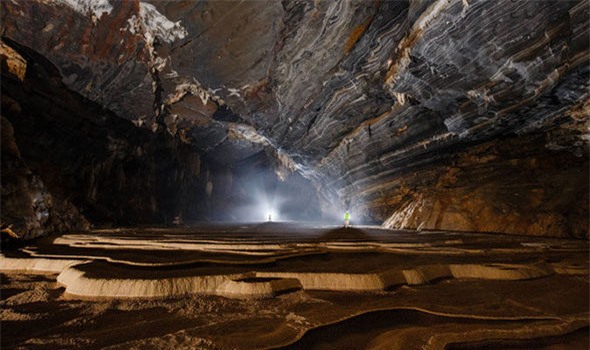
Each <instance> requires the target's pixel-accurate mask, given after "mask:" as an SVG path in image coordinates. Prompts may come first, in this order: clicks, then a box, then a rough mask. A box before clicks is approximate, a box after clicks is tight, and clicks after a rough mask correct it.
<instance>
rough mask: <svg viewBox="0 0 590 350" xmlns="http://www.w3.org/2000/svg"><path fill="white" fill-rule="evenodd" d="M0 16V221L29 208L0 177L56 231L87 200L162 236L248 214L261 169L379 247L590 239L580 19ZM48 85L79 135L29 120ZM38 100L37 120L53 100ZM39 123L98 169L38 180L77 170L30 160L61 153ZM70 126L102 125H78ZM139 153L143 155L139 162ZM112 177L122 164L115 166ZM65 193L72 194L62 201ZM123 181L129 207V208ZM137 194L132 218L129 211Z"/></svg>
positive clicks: (267, 12) (451, 13) (512, 8)
mask: <svg viewBox="0 0 590 350" xmlns="http://www.w3.org/2000/svg"><path fill="white" fill-rule="evenodd" d="M0 6H1V8H0V9H1V12H2V20H1V24H0V25H1V29H2V39H3V42H4V43H3V44H2V57H3V58H2V62H3V63H2V67H3V96H2V107H3V115H4V114H6V113H8V114H9V115H8V116H6V117H7V120H6V121H5V120H4V119H3V127H2V129H3V144H2V149H3V157H4V154H5V152H4V150H5V147H6V149H7V150H12V151H11V152H7V153H6V157H12V158H11V160H10V162H12V163H10V164H13V165H11V166H10V169H11V170H10V171H8V170H7V169H8V168H7V167H8V165H5V164H8V161H7V163H5V161H4V158H3V163H2V164H3V165H2V167H3V168H2V170H3V196H2V206H3V207H10V206H11V205H13V204H14V205H16V204H15V203H17V202H18V201H17V200H16V199H15V198H16V197H14V196H12V195H5V191H7V190H5V187H4V184H5V183H10V181H8V182H5V180H4V174H5V173H11V174H12V173H13V170H14V169H17V168H18V169H21V170H19V171H20V172H21V174H20V175H18V174H17V173H18V171H16V170H14V174H13V175H14V179H16V178H21V179H23V178H26V181H25V180H22V181H21V180H18V181H20V182H19V185H14V186H16V187H15V188H22V189H21V190H19V191H16V190H15V191H16V192H11V193H24V192H27V191H28V192H31V191H32V192H35V193H37V194H36V195H35V196H33V197H35V198H37V199H34V200H30V201H31V203H34V202H35V201H37V202H38V203H41V202H44V203H48V200H39V199H38V198H41V197H43V198H49V197H48V195H49V196H51V198H52V200H51V201H49V202H51V206H52V207H55V208H56V209H55V210H58V209H57V207H58V206H67V208H68V209H67V210H66V209H63V210H65V211H67V212H68V213H71V215H67V216H63V215H62V216H61V217H64V221H63V222H64V225H66V223H68V225H70V224H71V225H78V224H81V223H82V222H84V220H83V219H81V218H80V217H84V218H86V219H90V221H91V222H92V221H93V220H92V217H94V216H96V215H95V214H92V215H88V213H87V210H89V209H88V207H89V206H88V204H87V203H88V202H89V199H88V198H97V199H96V200H94V201H92V203H93V204H92V205H91V206H90V207H92V209H91V210H90V211H91V212H92V213H97V212H100V213H102V214H103V216H108V217H111V218H123V217H135V218H140V219H137V220H134V222H145V221H146V220H148V217H149V220H148V221H152V222H166V221H167V220H168V221H169V220H170V219H169V217H174V216H177V215H179V214H180V213H183V214H184V215H185V216H186V215H188V214H187V212H186V210H189V209H182V208H186V206H189V207H190V206H193V208H192V209H190V210H189V211H191V213H192V216H193V217H194V218H200V219H206V218H211V217H212V213H215V212H219V211H221V210H224V211H231V210H232V205H231V203H237V202H240V203H242V202H241V199H239V198H243V197H240V196H244V195H245V193H246V192H247V190H245V189H243V188H242V189H240V187H239V184H240V183H247V182H248V181H247V180H244V181H236V180H237V179H245V178H244V176H246V174H252V173H254V172H253V170H252V169H255V168H257V167H259V166H263V167H266V168H267V169H266V170H265V171H264V173H265V174H270V173H273V172H274V170H276V171H277V173H278V174H279V177H285V174H290V173H291V172H295V173H298V174H301V175H302V176H304V177H305V178H306V179H308V180H310V181H311V184H313V188H314V189H315V190H317V196H318V198H319V204H318V203H316V201H315V200H312V201H311V202H313V203H314V205H313V206H312V207H313V208H316V205H319V206H321V208H322V210H323V212H324V214H325V215H327V214H328V213H330V212H335V213H343V211H344V210H345V209H347V208H349V209H351V210H352V212H353V213H355V219H357V218H358V219H361V220H367V221H372V222H383V223H384V225H386V226H388V227H403V228H420V229H448V230H462V231H487V232H503V233H515V234H530V235H548V236H563V237H587V236H588V192H589V190H588V177H589V174H588V135H589V129H588V126H589V113H590V112H589V109H590V108H589V107H590V105H589V102H588V79H589V69H590V68H589V60H590V58H589V42H590V39H589V37H588V33H589V23H588V22H589V19H590V13H589V11H590V8H589V7H588V6H587V2H585V1H475V0H467V1H458V0H456V1H455V0H439V1H295V0H293V1H281V2H279V1H242V2H237V1H198V2H176V1H109V0H102V1H96V2H91V1H86V0H69V1H61V0H59V1H58V0H52V1H40V0H39V1H2V2H1V5H0ZM10 50H16V51H17V53H22V52H28V53H29V56H30V57H33V58H34V59H33V60H34V61H35V62H36V63H37V65H39V62H46V64H45V63H43V64H42V66H43V67H45V68H44V69H45V70H48V69H49V67H53V68H52V69H53V70H54V72H53V73H51V74H45V75H41V76H30V72H34V71H39V70H38V68H35V67H31V63H30V62H27V58H26V57H25V58H24V62H25V65H24V66H23V61H21V60H19V59H18V58H15V56H14V55H13V54H12V53H11V52H12V51H10ZM44 60H45V61H44ZM19 67H20V68H19ZM23 67H25V68H23ZM23 71H26V72H27V74H25V75H23ZM8 76H10V77H11V79H12V80H10V81H9V82H7V83H5V82H4V81H5V80H7V79H6V78H5V77H8ZM48 77H50V79H49V81H51V82H53V83H51V84H58V85H59V84H63V85H59V86H60V88H61V87H63V88H64V89H66V88H67V89H70V90H72V91H73V92H75V93H77V94H79V95H81V97H80V96H78V97H76V99H77V101H80V102H77V103H78V104H77V105H75V106H74V107H68V108H67V109H68V110H69V111H71V110H72V109H74V112H75V113H73V114H71V116H69V117H68V113H63V112H62V111H58V108H56V107H52V108H54V109H52V108H49V107H47V108H44V107H25V106H30V105H31V103H30V100H29V99H30V98H31V97H30V96H29V95H26V94H30V93H31V91H42V90H44V89H46V88H43V87H40V86H38V84H41V82H42V81H43V82H44V83H43V84H49V83H47V82H46V80H47V79H48ZM27 81H28V82H29V83H27ZM19 82H20V83H19ZM19 84H22V85H23V86H22V89H23V90H24V91H25V92H26V94H24V95H23V94H22V93H21V94H20V95H19V92H18V91H19V90H18V89H20V87H19ZM31 87H32V88H31ZM49 90H50V91H53V90H55V88H53V89H49ZM64 91H65V90H64ZM14 94H16V95H18V96H21V97H22V98H23V99H24V100H21V101H19V100H18V98H15V97H14ZM33 94H34V95H35V94H36V93H33ZM37 95H38V96H39V97H38V99H37V100H34V101H37V102H36V103H39V104H40V106H50V105H53V104H54V103H53V101H59V100H60V98H61V97H59V96H57V95H55V94H54V95H51V94H47V93H43V94H37ZM18 96H17V97H18ZM76 96H77V95H76ZM39 99H42V100H39ZM23 101H27V102H26V103H23ZM67 101H69V100H67ZM57 104H58V105H60V103H57ZM65 105H68V106H69V102H68V103H65ZM61 106H62V107H63V106H64V103H63V98H62V103H61ZM84 108H89V109H91V110H92V109H93V110H95V112H89V113H86V112H83V110H84ZM97 109H100V110H101V111H100V112H98V111H96V110H97ZM39 110H48V112H47V113H46V114H48V116H46V117H44V118H45V119H44V120H45V121H44V123H46V124H43V125H44V126H43V127H44V130H45V134H46V139H48V140H49V139H56V138H57V139H60V140H61V139H63V138H64V137H63V135H62V136H58V135H60V134H59V132H60V130H71V132H70V133H66V134H68V135H69V134H72V133H73V134H75V135H76V136H75V137H77V138H80V139H88V148H86V149H87V150H92V151H88V152H87V153H97V155H92V156H87V157H86V158H84V157H83V158H82V159H83V161H81V163H77V164H78V165H76V166H71V165H70V166H71V167H72V168H71V169H69V171H60V172H55V171H54V172H49V173H50V174H53V175H52V176H51V177H49V178H47V179H45V178H43V176H42V174H46V173H47V172H46V171H45V170H44V169H45V168H44V167H45V166H47V167H50V168H51V167H62V166H61V165H62V164H70V162H72V161H73V162H75V161H76V159H78V158H79V157H77V156H75V155H70V156H66V155H63V156H61V155H60V156H54V158H52V159H51V160H48V161H43V157H42V156H41V155H40V154H39V152H38V150H39V147H41V148H43V149H47V150H52V151H54V152H53V153H58V152H65V153H64V154H67V152H69V151H68V150H65V149H62V148H60V147H65V146H59V145H60V143H57V144H54V143H52V142H48V143H44V144H43V145H42V146H39V145H37V146H35V145H33V144H31V138H35V137H36V135H37V134H36V133H37V132H40V131H39V129H38V128H39V125H41V124H34V123H33V121H35V120H36V119H35V118H34V116H36V114H37V111H39ZM102 110H104V111H106V112H104V113H106V114H105V115H108V117H100V115H103V112H102ZM52 111H53V112H52ZM19 113H20V114H24V115H28V116H29V117H27V118H28V119H27V118H21V117H17V115H19ZM79 115H94V116H96V117H89V118H90V120H94V119H93V118H98V119H96V120H99V121H100V122H97V121H92V122H89V123H87V122H83V123H81V124H77V123H78V122H77V120H78V117H75V116H79ZM19 118H20V119H19ZM105 118H106V119H105ZM6 123H10V125H12V129H14V131H12V129H11V127H10V126H6V127H5V125H8V124H6ZM35 123H36V121H35ZM65 125H67V128H69V129H67V128H65V127H64V126H65ZM5 134H6V142H4V141H5ZM19 134H20V135H23V134H25V135H28V136H27V138H25V139H23V138H21V139H20V140H19ZM11 135H14V139H15V140H14V142H12V141H10V140H12V137H13V136H11ZM154 139H155V140H156V141H149V142H148V141H144V140H154ZM23 140H26V141H23ZM99 140H101V141H99ZM105 140H108V142H107V141H105ZM146 142H147V143H149V146H147V145H146ZM99 144H100V145H99ZM117 145H118V146H117ZM15 147H16V148H15ZM35 147H37V148H35ZM68 147H69V146H68ZM113 147H115V148H116V149H120V150H121V151H116V152H115V151H113ZM117 147H119V148H117ZM137 147H140V148H141V150H142V151H141V152H140V153H134V151H131V149H137ZM16 149H18V152H17V151H15V150H16ZM101 150H103V151H101ZM107 150H108V151H107ZM123 150H124V151H123ZM19 152H20V153H19ZM105 152H106V153H105ZM108 152H111V153H108ZM122 153H124V154H125V155H122ZM19 154H20V156H19ZM99 154H107V155H106V156H105V155H103V156H100V155H99ZM68 157H69V158H68ZM109 157H112V158H113V159H117V160H116V161H115V163H116V164H111V165H112V166H107V165H106V163H105V159H107V158H109ZM58 158H59V159H62V160H63V162H62V163H60V162H59V161H58ZM19 159H20V160H19ZM21 160H22V161H21ZM85 162H86V163H85ZM110 162H113V161H110ZM15 164H21V165H19V166H16V165H15ZM81 164H94V165H88V167H90V168H92V167H98V166H100V167H101V168H100V169H103V170H101V171H90V170H87V171H88V172H87V173H78V172H79V171H80V170H81V169H90V168H88V167H87V166H86V165H81ZM101 164H103V165H101ZM109 164H110V163H109ZM113 166H114V167H113ZM117 167H120V168H121V169H123V170H121V171H119V170H116V169H118V168H117ZM126 167H129V169H126ZM27 168H28V169H29V170H26V169H27ZM62 168H63V167H62ZM93 169H94V168H93ZM137 169H142V170H141V171H138V170H137ZM128 171H130V172H131V173H133V176H130V173H129V172H128ZM121 173H123V174H124V175H125V176H122V175H120V174H121ZM116 174H118V175H116ZM146 174H152V175H146ZM11 176H12V175H11ZM265 176H266V175H265ZM291 176H299V175H291ZM72 177H75V178H77V180H76V181H75V183H76V185H75V186H74V187H75V189H72V188H68V186H69V185H68V183H69V182H70V180H67V179H71V178H72ZM107 179H108V180H107ZM122 179H124V180H122ZM132 179H135V180H132ZM15 181H16V180H15ZM93 181H94V182H93ZM121 181H124V182H125V183H127V184H129V183H133V185H132V186H137V188H135V189H134V190H130V189H129V187H125V188H126V190H125V191H119V190H117V189H118V188H119V187H117V186H119V185H118V184H120V183H121ZM273 181H274V180H273ZM95 182H99V183H100V182H108V183H110V182H113V184H111V185H108V186H98V187H97V186H94V185H92V184H93V183H95ZM209 183H210V184H211V185H209ZM292 184H293V185H290V183H288V184H287V185H286V187H287V188H291V189H295V192H299V193H305V194H307V193H308V192H307V191H310V188H312V187H311V185H310V184H309V182H306V181H305V180H303V179H300V178H297V179H296V180H294V181H293V182H292ZM11 186H12V185H11ZM19 186H20V187H19ZM156 187H158V188H159V189H157V190H156V189H155V188H156ZM113 188H115V190H113ZM153 191H158V192H160V195H156V194H154V195H153V196H152V192H153ZM32 192H31V193H32ZM43 193H45V194H43ZM73 193H77V194H76V195H73ZM80 193H85V194H84V195H80ZM135 193H139V194H141V195H140V196H139V197H137V196H135V197H133V195H132V197H133V198H136V199H137V201H138V203H130V202H129V201H128V200H127V199H124V198H128V197H129V195H130V194H135ZM175 193H178V194H179V196H180V197H177V196H175V195H170V194H175ZM187 194H190V195H187ZM11 196H12V197H11ZM80 196H82V198H81V197H80ZM314 196H315V195H314ZM152 198H153V200H152ZM178 198H180V200H177V199H178ZM236 198H238V199H239V200H235V199H236ZM122 199H124V200H122ZM27 200H29V199H27ZM35 203H36V202H35ZM59 203H69V204H67V205H66V204H63V205H62V204H59ZM301 203H302V205H305V204H304V203H305V201H301ZM45 207H47V204H45ZM119 207H120V208H119ZM30 208H31V209H30V210H29V209H27V210H29V214H27V215H29V216H30V217H38V219H35V220H37V221H39V220H41V221H43V220H45V219H43V218H45V217H46V216H45V214H44V213H45V212H44V210H45V209H43V206H40V205H39V204H37V205H32V204H31V205H30ZM64 208H65V207H64ZM98 208H100V210H99V209H98ZM60 210H62V209H60ZM63 210H62V211H63ZM295 210H296V209H295ZM146 213H150V214H149V215H147V214H146ZM2 215H3V216H2V221H3V223H4V222H5V221H6V222H7V223H9V221H10V220H9V218H6V217H5V216H4V211H3V214H2ZM49 217H52V216H51V213H49V214H48V216H47V218H49ZM338 219H339V220H340V217H338ZM47 220H49V219H47ZM44 225H45V224H44ZM66 226H67V225H66Z"/></svg>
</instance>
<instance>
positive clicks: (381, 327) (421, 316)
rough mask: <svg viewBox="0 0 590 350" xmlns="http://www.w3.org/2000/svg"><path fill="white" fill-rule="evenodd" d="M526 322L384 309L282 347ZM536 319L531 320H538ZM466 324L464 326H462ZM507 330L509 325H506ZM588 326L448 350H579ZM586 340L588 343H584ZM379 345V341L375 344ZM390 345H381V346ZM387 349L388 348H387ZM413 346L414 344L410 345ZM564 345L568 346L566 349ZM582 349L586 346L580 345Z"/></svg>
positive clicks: (337, 345)
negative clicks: (558, 348)
mask: <svg viewBox="0 0 590 350" xmlns="http://www.w3.org/2000/svg"><path fill="white" fill-rule="evenodd" d="M517 322H522V321H506V320H498V321H496V320H489V321H488V320H486V321H482V320H474V319H469V318H455V317H453V318H450V317H444V316H436V315H432V314H428V313H423V312H420V311H416V310H383V311H375V312H369V313H366V314H363V315H360V316H356V317H353V318H350V319H347V320H344V321H342V322H338V323H335V324H331V325H326V326H323V327H319V328H316V329H313V330H310V331H308V332H307V333H306V334H305V335H304V336H303V337H302V338H301V339H299V340H298V341H297V342H295V343H294V344H291V345H289V346H286V347H282V348H280V349H291V350H295V349H305V350H311V349H365V348H366V347H367V345H368V344H370V343H371V342H372V341H374V340H375V339H376V338H377V337H379V336H381V335H383V334H384V333H386V332H390V331H395V330H396V329H399V330H400V332H401V331H403V330H407V329H410V328H417V327H419V328H424V331H425V332H429V333H431V334H435V333H436V332H437V331H436V327H437V326H450V325H453V324H454V325H457V327H456V328H457V329H459V328H460V327H467V326H468V325H471V326H472V327H478V328H479V329H484V328H487V327H490V328H495V327H499V328H502V326H507V325H510V324H511V323H517ZM534 322H535V321H531V323H534ZM461 325H463V326H461ZM502 329H505V328H502ZM405 340H406V341H407V342H408V343H407V344H398V345H407V346H412V345H413V344H412V343H411V342H412V340H409V339H405ZM587 340H588V328H584V329H581V330H578V331H576V332H573V333H570V334H566V335H563V336H557V337H543V338H534V339H527V340H522V341H516V342H515V341H513V340H507V341H506V342H503V341H502V340H494V341H493V342H490V343H477V344H467V345H465V346H464V345H457V346H452V347H446V349H494V350H499V349H503V350H505V349H543V348H544V347H545V346H547V345H550V344H566V345H568V346H569V347H565V348H567V349H570V348H571V349H574V348H576V349H578V347H575V346H574V345H575V344H587ZM584 341H585V343H584ZM373 345H374V346H377V345H379V344H373ZM383 345H385V346H386V345H387V344H381V346H383ZM383 348H384V347H383ZM408 348H411V347H408ZM565 348H564V349H565ZM579 349H582V348H579Z"/></svg>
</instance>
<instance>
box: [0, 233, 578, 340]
mask: <svg viewBox="0 0 590 350" xmlns="http://www.w3.org/2000/svg"><path fill="white" fill-rule="evenodd" d="M0 272H2V278H3V280H2V301H0V305H1V306H2V310H3V311H2V314H1V315H0V317H1V319H2V324H3V330H2V332H3V337H2V346H3V347H4V346H7V347H17V348H18V347H30V346H31V345H32V344H40V345H43V346H53V347H63V346H71V344H85V346H86V347H90V348H95V347H109V346H111V347H113V348H124V347H135V346H146V347H148V346H152V347H164V348H170V347H172V346H173V345H172V344H177V345H178V346H180V347H183V346H189V347H190V346H197V347H198V348H203V349H274V348H283V347H284V348H287V349H321V348H326V347H328V348H349V349H351V348H352V349H407V348H413V347H420V348H424V349H444V348H447V347H451V348H452V347H453V346H457V347H459V348H465V347H467V348H478V347H481V346H483V345H486V346H491V347H497V348H502V347H504V348H507V347H510V346H517V345H518V346H520V347H527V348H543V347H545V346H547V347H548V348H550V347H551V345H552V344H557V345H556V346H561V347H562V348H564V349H578V348H580V346H581V345H583V344H587V343H588V327H589V323H588V298H587V296H588V242H586V241H583V240H565V239H548V238H541V239H540V238H537V237H526V236H506V235H490V234H476V233H453V232H429V233H419V234H416V233H415V232H413V231H392V230H388V229H383V228H378V227H354V228H342V227H334V226H301V225H296V224H279V223H265V224H257V225H241V226H237V225H236V226H225V225H215V226H201V227H193V228H176V229H161V228H160V229H155V228H144V229H116V230H97V231H91V232H89V233H85V234H73V233H72V234H65V235H60V236H58V237H54V238H45V239H43V240H38V241H37V242H36V243H35V244H33V245H30V246H27V247H24V248H21V249H19V250H18V251H12V252H6V253H5V254H4V255H3V256H1V257H0ZM56 310H61V311H60V312H57V311H56ZM49 320H51V322H49ZM38 323H39V324H41V323H44V324H45V325H46V326H45V327H38V329H37V328H33V329H37V330H35V331H32V332H31V331H30V330H31V325H35V324H38ZM73 329H75V330H76V332H74V331H72V330H73ZM120 330H124V331H120ZM105 332H120V333H118V334H119V336H117V337H113V336H104V335H103V334H104V333H105ZM109 334H110V333H109ZM164 342H165V343H164Z"/></svg>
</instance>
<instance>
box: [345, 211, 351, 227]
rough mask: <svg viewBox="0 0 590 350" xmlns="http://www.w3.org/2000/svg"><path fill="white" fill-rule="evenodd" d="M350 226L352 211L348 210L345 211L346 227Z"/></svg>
mask: <svg viewBox="0 0 590 350" xmlns="http://www.w3.org/2000/svg"><path fill="white" fill-rule="evenodd" d="M348 226H350V213H349V212H348V210H347V211H346V213H344V227H348Z"/></svg>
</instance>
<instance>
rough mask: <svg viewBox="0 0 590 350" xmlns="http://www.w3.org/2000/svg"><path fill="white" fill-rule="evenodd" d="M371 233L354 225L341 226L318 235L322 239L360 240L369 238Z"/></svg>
mask: <svg viewBox="0 0 590 350" xmlns="http://www.w3.org/2000/svg"><path fill="white" fill-rule="evenodd" d="M369 239H370V237H369V235H368V234H367V233H366V232H364V231H363V230H361V229H358V228H354V227H341V228H336V229H333V230H330V231H326V232H324V233H322V235H321V236H319V237H318V240H320V241H358V240H364V241H366V240H369Z"/></svg>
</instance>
